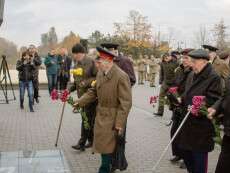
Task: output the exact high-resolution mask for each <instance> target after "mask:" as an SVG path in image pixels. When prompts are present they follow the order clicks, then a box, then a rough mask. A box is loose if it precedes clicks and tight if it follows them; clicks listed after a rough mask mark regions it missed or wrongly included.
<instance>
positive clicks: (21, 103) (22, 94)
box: [19, 81, 25, 108]
mask: <svg viewBox="0 0 230 173" xmlns="http://www.w3.org/2000/svg"><path fill="white" fill-rule="evenodd" d="M19 91H20V107H21V108H23V103H24V95H25V83H24V82H23V81H19Z"/></svg>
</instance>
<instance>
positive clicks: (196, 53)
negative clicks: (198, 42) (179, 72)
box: [188, 49, 209, 60]
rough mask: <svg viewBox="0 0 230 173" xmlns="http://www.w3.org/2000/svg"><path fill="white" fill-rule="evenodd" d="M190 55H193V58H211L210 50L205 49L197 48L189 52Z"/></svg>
mask: <svg viewBox="0 0 230 173" xmlns="http://www.w3.org/2000/svg"><path fill="white" fill-rule="evenodd" d="M188 56H190V57H192V58H193V59H206V60H209V55H208V52H207V51H206V50H204V49H196V50H193V51H191V52H189V54H188Z"/></svg>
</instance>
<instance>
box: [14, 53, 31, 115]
mask: <svg viewBox="0 0 230 173" xmlns="http://www.w3.org/2000/svg"><path fill="white" fill-rule="evenodd" d="M16 69H17V70H18V72H19V74H18V77H19V88H20V90H19V91H20V107H21V109H24V104H23V103H24V95H25V89H27V92H28V95H29V108H30V112H34V109H33V83H32V80H33V71H34V70H35V65H34V63H33V61H32V59H31V57H30V56H29V52H23V53H22V58H21V59H20V60H18V61H17V65H16Z"/></svg>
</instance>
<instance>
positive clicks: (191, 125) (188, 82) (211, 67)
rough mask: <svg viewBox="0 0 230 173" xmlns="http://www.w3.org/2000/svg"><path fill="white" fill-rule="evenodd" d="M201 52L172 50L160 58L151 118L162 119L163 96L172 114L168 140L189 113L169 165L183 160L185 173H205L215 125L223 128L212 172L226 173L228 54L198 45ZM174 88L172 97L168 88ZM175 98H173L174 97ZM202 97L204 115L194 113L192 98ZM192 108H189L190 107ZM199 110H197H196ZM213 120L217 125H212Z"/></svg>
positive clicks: (211, 148)
mask: <svg viewBox="0 0 230 173" xmlns="http://www.w3.org/2000/svg"><path fill="white" fill-rule="evenodd" d="M202 47H203V49H197V50H194V49H184V50H182V51H181V52H178V51H172V52H170V53H165V54H164V55H163V56H162V62H161V63H160V82H159V83H160V85H161V88H160V93H159V105H158V111H157V112H156V113H154V114H155V116H159V117H162V116H163V114H164V105H165V103H166V99H165V98H166V97H167V98H168V101H169V108H170V110H171V111H172V113H173V116H172V125H171V137H173V136H174V134H175V133H176V132H177V130H178V128H179V126H180V125H181V123H182V121H183V120H184V118H185V115H187V112H188V111H190V114H189V116H188V117H186V118H187V119H186V121H185V122H184V124H183V125H182V126H181V128H180V129H179V131H178V132H179V133H178V134H177V136H176V138H175V140H174V141H173V142H172V155H173V156H174V157H173V158H172V159H171V162H172V163H173V164H174V163H177V162H179V161H180V160H183V162H182V165H180V167H181V168H186V169H187V171H188V173H207V171H208V153H209V152H211V151H213V150H214V145H215V140H214V139H215V137H216V136H217V135H218V134H217V131H216V129H215V128H216V126H220V125H221V124H223V125H224V138H223V141H222V151H221V154H220V157H219V160H218V164H217V168H216V171H215V172H216V173H227V172H228V171H229V170H230V167H229V164H228V163H230V154H229V146H230V145H229V144H230V142H229V139H230V136H229V128H230V126H229V125H230V124H229V122H230V117H229V114H228V110H229V109H228V108H227V103H228V101H229V87H230V85H229V77H230V66H229V58H230V56H229V54H228V53H222V52H220V55H218V48H216V47H214V46H210V45H202ZM172 88H174V89H175V88H176V94H174V95H172V94H170V89H172ZM175 95H176V96H175ZM197 97H199V98H204V103H202V106H203V107H202V108H204V107H205V108H206V110H207V111H206V113H204V114H205V116H204V115H203V112H202V111H201V110H198V112H197V113H196V114H195V113H193V112H192V111H193V110H194V109H195V107H194V105H193V104H194V102H195V101H194V98H197ZM191 106H192V107H191ZM200 109H201V108H200ZM213 119H215V122H218V124H214V123H213V122H214V121H213Z"/></svg>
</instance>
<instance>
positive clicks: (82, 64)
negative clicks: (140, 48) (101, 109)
mask: <svg viewBox="0 0 230 173" xmlns="http://www.w3.org/2000/svg"><path fill="white" fill-rule="evenodd" d="M85 52H86V50H85V48H84V47H83V46H82V45H81V44H76V45H74V46H73V48H72V53H73V59H74V61H75V62H76V64H75V67H74V69H76V70H77V69H78V70H79V69H80V71H82V74H73V75H74V84H73V85H72V86H71V87H70V88H69V91H70V92H73V91H75V90H77V95H78V97H79V98H80V97H81V96H82V95H83V94H84V93H85V92H87V90H88V89H89V88H91V83H92V82H93V81H94V80H95V78H96V74H97V69H96V66H95V64H94V61H93V60H92V59H90V58H88V57H87V56H86V55H85ZM95 109H96V103H91V104H88V105H85V106H84V108H83V110H84V111H85V113H86V116H87V118H88V121H89V124H90V126H91V127H90V129H89V130H88V129H85V127H84V123H83V121H82V124H81V138H80V140H79V141H78V144H77V145H75V146H72V148H73V149H76V150H81V151H84V150H85V148H88V147H91V146H92V143H93V124H94V117H95V111H96V110H95ZM87 140H88V144H87V145H86V142H87Z"/></svg>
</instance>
